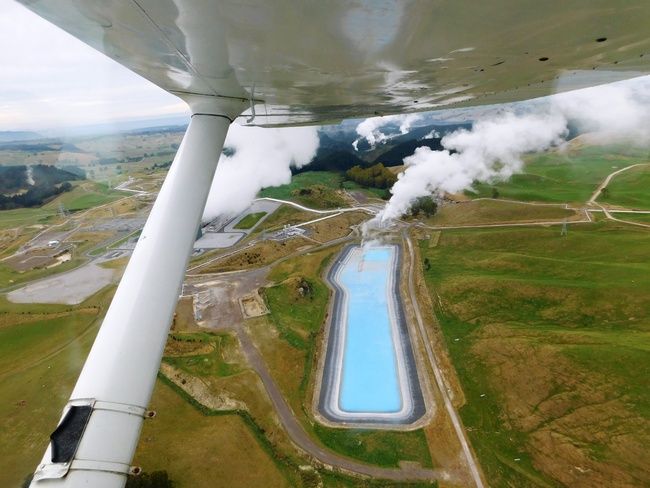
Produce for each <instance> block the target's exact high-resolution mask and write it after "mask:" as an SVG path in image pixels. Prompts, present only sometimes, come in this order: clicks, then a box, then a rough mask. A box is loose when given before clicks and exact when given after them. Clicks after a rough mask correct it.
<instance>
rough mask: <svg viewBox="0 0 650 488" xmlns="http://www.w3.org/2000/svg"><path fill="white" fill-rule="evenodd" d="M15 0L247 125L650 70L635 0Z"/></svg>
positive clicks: (505, 98)
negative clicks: (225, 100) (217, 101)
mask: <svg viewBox="0 0 650 488" xmlns="http://www.w3.org/2000/svg"><path fill="white" fill-rule="evenodd" d="M19 1H21V3H23V4H25V5H26V6H27V7H28V8H30V9H31V10H33V11H35V12H36V13H37V14H39V15H41V16H42V17H44V18H46V19H47V20H49V21H51V22H52V23H54V24H56V25H58V26H60V27H61V28H63V29H64V30H66V31H68V32H69V33H71V34H72V35H74V36H75V37H78V38H79V39H81V40H83V41H85V42H86V43H88V44H89V45H91V46H93V47H94V48H96V49H97V50H99V51H101V52H103V53H105V54H106V55H108V56H110V57H111V58H113V59H114V60H116V61H118V62H119V63H121V64H123V65H124V66H126V67H127V68H129V69H131V70H133V71H135V72H136V73H139V74H140V75H142V76H143V77H144V78H146V79H148V80H150V81H152V82H153V83H155V84H156V85H158V86H160V87H162V88H163V89H165V90H167V91H169V92H172V93H174V94H176V95H178V96H179V97H181V98H183V99H185V100H186V101H190V102H196V100H197V96H200V97H208V98H213V97H230V98H240V99H245V100H249V99H250V98H253V99H254V101H255V105H256V107H255V112H256V115H257V116H256V118H255V120H254V122H253V123H254V125H261V126H268V125H301V124H319V123H327V122H333V121H338V120H341V119H345V118H357V117H366V116H372V115H384V114H392V113H408V112H418V111H426V110H436V109H444V108H456V107H463V106H471V105H484V104H492V103H501V102H511V101H518V100H526V99H530V98H536V97H540V96H544V95H549V94H552V93H556V92H560V91H567V90H571V89H575V88H581V87H584V86H592V85H597V84H602V83H609V82H612V81H616V80H620V79H625V78H632V77H635V76H640V75H643V74H646V73H649V72H650V36H648V32H650V3H648V2H647V1H643V0H624V1H618V2H611V1H608V0H592V1H579V2H575V1H574V2H567V1H561V0H552V1H545V2H540V1H539V0H501V1H499V2H487V1H482V0H465V1H463V0H435V1H432V0H410V1H409V0H406V1H398V0H356V1H349V0H346V1H344V0H329V1H322V0H318V1H316V0H307V1H290V0H248V1H245V2H242V1H240V0H112V1H106V0H84V1H79V0H38V1H36V0H19ZM195 111H196V110H195ZM249 115H250V110H249V113H245V114H244V116H243V118H241V119H240V122H242V123H243V122H244V118H246V117H248V116H249Z"/></svg>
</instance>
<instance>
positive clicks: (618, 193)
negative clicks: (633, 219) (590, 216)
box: [598, 166, 650, 210]
mask: <svg viewBox="0 0 650 488" xmlns="http://www.w3.org/2000/svg"><path fill="white" fill-rule="evenodd" d="M649 189H650V166H638V167H636V168H632V169H629V170H627V171H624V172H623V173H620V174H617V175H616V176H614V177H613V178H612V179H611V181H610V182H609V184H608V185H607V191H608V196H607V198H603V197H600V198H598V201H599V202H606V203H609V204H610V205H617V206H620V207H625V208H628V209H630V210H650V191H648V190H649Z"/></svg>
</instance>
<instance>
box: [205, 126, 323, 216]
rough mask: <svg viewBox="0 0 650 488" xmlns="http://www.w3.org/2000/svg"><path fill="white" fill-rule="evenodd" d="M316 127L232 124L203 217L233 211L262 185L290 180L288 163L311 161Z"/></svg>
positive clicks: (316, 142) (315, 147)
mask: <svg viewBox="0 0 650 488" xmlns="http://www.w3.org/2000/svg"><path fill="white" fill-rule="evenodd" d="M318 145H319V139H318V130H317V128H316V127H290V128H283V129H262V128H260V127H242V126H240V125H239V124H232V125H231V126H230V129H229V131H228V137H227V138H226V142H225V144H224V148H225V154H222V155H221V159H220V160H219V165H218V166H217V172H216V174H215V177H214V181H213V182H212V188H211V190H210V195H209V196H208V202H207V204H206V207H205V211H204V212H203V220H207V219H213V218H215V217H217V216H218V215H236V214H237V213H239V212H241V211H243V210H245V209H246V208H247V207H248V206H249V205H250V203H251V202H252V201H253V199H254V198H255V195H257V192H259V191H260V190H261V189H262V188H266V187H269V186H280V185H284V184H287V183H289V182H290V181H291V167H292V166H293V167H295V168H301V167H302V166H304V165H306V164H308V163H310V162H311V160H312V159H313V158H314V156H315V155H316V151H317V150H318Z"/></svg>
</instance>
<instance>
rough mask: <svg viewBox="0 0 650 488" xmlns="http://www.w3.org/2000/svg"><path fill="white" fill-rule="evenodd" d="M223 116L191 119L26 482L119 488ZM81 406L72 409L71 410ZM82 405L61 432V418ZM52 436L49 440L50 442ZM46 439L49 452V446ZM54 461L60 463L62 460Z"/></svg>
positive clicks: (219, 142)
mask: <svg viewBox="0 0 650 488" xmlns="http://www.w3.org/2000/svg"><path fill="white" fill-rule="evenodd" d="M232 118H234V117H232V114H229V116H224V115H203V114H195V115H194V116H193V117H192V120H191V122H190V125H189V127H188V129H187V133H186V134H185V137H184V138H183V142H182V144H181V147H180V148H179V150H178V154H177V155H176V158H175V159H174V163H173V164H172V167H171V169H170V171H169V174H168V175H167V178H166V180H165V182H164V184H163V187H162V189H161V190H160V194H159V195H158V198H157V199H156V203H155V204H154V207H153V209H152V210H151V214H150V215H149V218H148V220H147V223H146V225H145V227H144V229H143V231H142V235H141V237H140V240H139V242H138V245H137V246H136V249H135V251H134V252H133V256H132V257H131V260H130V262H129V264H128V266H127V269H126V271H125V273H124V277H123V278H122V281H121V282H120V285H119V287H118V289H117V292H116V293H115V297H114V298H113V302H112V303H111V306H110V308H109V309H108V312H107V314H106V318H105V319H104V323H103V325H102V327H101V329H100V331H99V334H98V335H97V339H96V340H95V343H94V345H93V347H92V350H91V351H90V355H89V356H88V359H87V360H86V364H85V365H84V368H83V371H82V372H81V375H80V376H79V379H78V381H77V385H76V386H75V388H74V391H73V392H72V396H71V398H70V401H69V402H68V404H67V405H66V407H65V409H64V411H63V416H62V418H61V423H60V427H59V428H57V432H58V434H57V437H63V438H65V439H68V440H69V442H68V447H66V449H68V450H69V451H68V452H70V454H69V455H67V456H66V457H65V458H62V457H61V456H58V457H56V456H55V459H56V460H57V461H59V462H54V461H53V449H52V445H50V446H49V447H48V448H47V450H46V452H45V456H44V457H43V460H42V461H41V464H40V465H39V466H38V468H37V469H36V472H35V475H34V481H33V482H32V485H31V486H32V487H41V486H47V487H48V488H50V487H57V488H58V487H66V488H69V487H77V486H93V487H100V488H114V487H122V486H124V484H125V483H126V475H127V474H128V472H129V470H130V468H131V462H132V460H133V455H134V453H135V449H136V446H137V443H138V437H139V435H140V429H141V427H142V422H143V420H144V416H145V412H146V408H147V406H148V404H149V400H150V398H151V393H152V390H153V387H154V383H155V380H156V373H157V372H158V368H159V365H160V360H161V358H162V354H163V351H164V348H165V343H166V341H167V333H168V331H169V326H170V324H171V321H172V317H173V314H174V310H175V308H176V302H177V301H178V295H179V292H180V288H181V285H182V282H183V278H184V276H185V270H186V268H187V263H188V261H189V256H190V253H191V251H192V246H193V244H194V239H195V237H196V233H197V230H198V226H199V224H200V219H201V215H202V212H203V209H204V207H205V202H206V200H207V197H208V192H209V190H210V186H211V183H212V179H213V177H214V173H215V170H216V167H217V162H218V161H219V156H220V155H221V149H222V148H223V143H224V140H225V137H226V133H227V131H228V126H229V125H230V122H231V120H232ZM80 409H81V410H80ZM89 409H90V410H91V411H90V416H89V418H88V419H87V422H86V423H85V425H84V424H83V423H82V422H79V423H78V425H77V426H76V427H73V428H71V429H70V430H71V432H66V429H67V427H66V425H67V424H68V423H70V422H64V420H65V419H66V416H67V417H68V418H70V415H68V414H69V413H72V412H74V411H84V410H86V411H87V410H89ZM53 442H54V441H53ZM57 449H58V448H57V445H56V444H55V448H54V451H55V452H56V451H57ZM61 461H63V462H61Z"/></svg>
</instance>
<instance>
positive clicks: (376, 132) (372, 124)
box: [352, 114, 421, 151]
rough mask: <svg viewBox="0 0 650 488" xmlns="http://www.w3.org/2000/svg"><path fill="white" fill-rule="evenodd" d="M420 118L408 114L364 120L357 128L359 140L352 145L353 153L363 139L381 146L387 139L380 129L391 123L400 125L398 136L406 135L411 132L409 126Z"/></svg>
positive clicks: (373, 144) (416, 115) (372, 144)
mask: <svg viewBox="0 0 650 488" xmlns="http://www.w3.org/2000/svg"><path fill="white" fill-rule="evenodd" d="M420 118H421V116H420V115H418V114H408V115H386V116H385V117H372V118H369V119H366V120H364V121H363V122H361V123H360V124H359V125H358V126H357V134H359V138H358V139H357V140H356V141H354V142H353V143H352V147H354V149H355V151H358V149H357V146H358V144H359V141H361V140H362V139H365V140H366V141H368V144H370V145H371V146H375V145H376V144H381V143H383V142H385V141H386V139H388V138H389V136H387V135H386V134H384V133H383V132H382V131H381V129H382V127H385V126H387V125H388V124H392V123H397V122H399V123H400V127H399V131H400V134H408V132H409V131H410V130H411V125H413V123H414V122H416V121H417V120H419V119H420Z"/></svg>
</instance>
